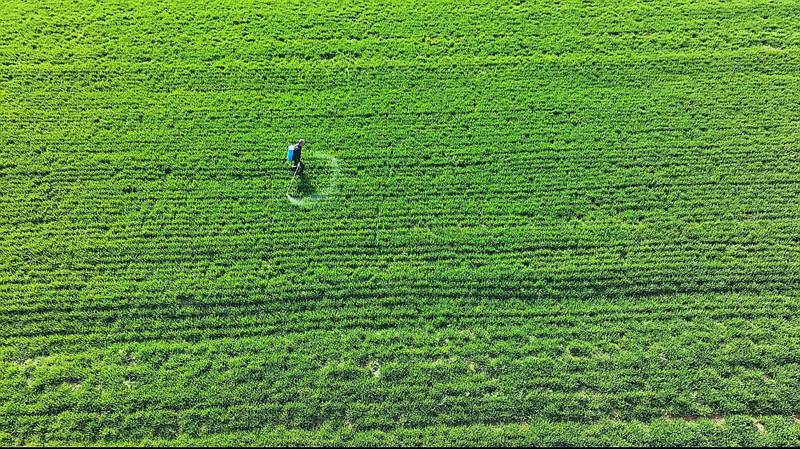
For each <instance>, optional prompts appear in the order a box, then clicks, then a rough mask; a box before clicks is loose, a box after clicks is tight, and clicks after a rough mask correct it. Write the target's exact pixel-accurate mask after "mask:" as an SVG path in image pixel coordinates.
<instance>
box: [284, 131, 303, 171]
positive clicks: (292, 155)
mask: <svg viewBox="0 0 800 449" xmlns="http://www.w3.org/2000/svg"><path fill="white" fill-rule="evenodd" d="M305 144H306V141H305V140H303V139H300V140H298V141H297V143H295V144H292V145H289V152H288V153H287V154H286V159H287V160H290V161H292V172H294V173H295V174H296V175H300V174H303V161H302V160H301V159H300V152H301V151H303V146H304V145H305Z"/></svg>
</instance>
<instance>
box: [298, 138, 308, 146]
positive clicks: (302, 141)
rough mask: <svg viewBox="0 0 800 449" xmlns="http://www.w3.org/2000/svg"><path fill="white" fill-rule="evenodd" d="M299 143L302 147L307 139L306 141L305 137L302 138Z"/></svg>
mask: <svg viewBox="0 0 800 449" xmlns="http://www.w3.org/2000/svg"><path fill="white" fill-rule="evenodd" d="M297 144H298V145H300V146H301V147H302V146H303V145H305V144H306V141H305V140H303V139H300V140H299V141H298V142H297Z"/></svg>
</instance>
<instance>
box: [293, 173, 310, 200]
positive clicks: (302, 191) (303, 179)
mask: <svg viewBox="0 0 800 449" xmlns="http://www.w3.org/2000/svg"><path fill="white" fill-rule="evenodd" d="M298 177H299V178H300V182H299V183H298V184H297V194H298V196H300V197H301V198H304V197H307V196H309V195H311V194H312V193H314V186H312V185H311V181H310V180H309V179H308V176H306V175H305V174H304V173H301V174H299V175H298Z"/></svg>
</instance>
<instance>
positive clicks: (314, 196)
mask: <svg viewBox="0 0 800 449" xmlns="http://www.w3.org/2000/svg"><path fill="white" fill-rule="evenodd" d="M317 156H319V157H320V158H322V159H326V160H327V161H328V164H329V165H330V167H331V172H332V174H331V180H330V181H328V184H326V185H325V186H324V187H322V188H320V189H318V190H315V191H313V192H311V193H309V194H306V195H302V196H299V197H298V196H292V195H291V194H289V193H288V192H287V193H286V199H288V200H289V202H290V203H292V204H294V205H295V206H297V207H302V208H305V209H310V208H312V207H313V206H314V205H315V204H316V203H317V202H319V201H321V200H324V199H325V198H327V197H329V196H331V195H333V194H335V193H336V192H337V191H338V190H339V186H338V185H337V181H338V180H339V174H340V170H339V160H338V159H336V158H335V157H333V156H331V155H329V154H326V153H317ZM292 181H294V180H292Z"/></svg>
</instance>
